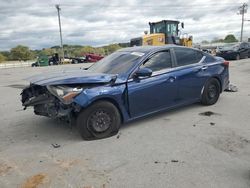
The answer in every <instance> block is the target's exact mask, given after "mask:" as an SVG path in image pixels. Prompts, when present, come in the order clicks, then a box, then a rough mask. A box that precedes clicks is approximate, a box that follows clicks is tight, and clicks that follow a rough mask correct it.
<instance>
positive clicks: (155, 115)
mask: <svg viewBox="0 0 250 188" xmlns="http://www.w3.org/2000/svg"><path fill="white" fill-rule="evenodd" d="M197 107H199V108H201V107H204V106H202V105H201V104H200V103H194V104H191V105H186V106H181V107H177V108H173V109H169V110H163V111H161V112H156V113H153V114H150V115H148V116H145V117H141V118H138V119H135V120H132V121H130V122H127V123H124V124H123V125H122V126H121V130H122V129H127V128H129V127H130V126H136V125H140V124H143V123H144V122H147V121H149V120H150V121H154V120H157V119H165V120H170V119H169V118H167V117H166V115H167V116H171V115H174V114H176V113H181V112H184V111H188V110H192V109H195V108H197ZM166 118H167V119H166Z"/></svg>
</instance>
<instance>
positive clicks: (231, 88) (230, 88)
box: [225, 84, 238, 92]
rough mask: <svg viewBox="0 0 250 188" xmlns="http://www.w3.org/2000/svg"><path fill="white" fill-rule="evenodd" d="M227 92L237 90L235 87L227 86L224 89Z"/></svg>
mask: <svg viewBox="0 0 250 188" xmlns="http://www.w3.org/2000/svg"><path fill="white" fill-rule="evenodd" d="M225 91H227V92H237V91H238V88H237V86H234V85H233V84H229V86H228V87H227V88H226V89H225Z"/></svg>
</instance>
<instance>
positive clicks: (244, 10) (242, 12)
mask: <svg viewBox="0 0 250 188" xmlns="http://www.w3.org/2000/svg"><path fill="white" fill-rule="evenodd" d="M245 13H247V4H246V3H243V5H242V6H240V7H239V14H240V15H242V18H241V32H240V42H242V39H243V28H244V21H245V20H244V14H245Z"/></svg>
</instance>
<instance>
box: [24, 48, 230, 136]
mask: <svg viewBox="0 0 250 188" xmlns="http://www.w3.org/2000/svg"><path fill="white" fill-rule="evenodd" d="M228 68H229V62H227V61H225V60H224V59H223V58H219V57H214V56H211V55H209V54H207V53H204V52H202V51H199V50H196V49H192V48H186V47H180V46H175V45H166V46H162V47H156V46H154V47H153V46H144V47H132V48H124V49H121V50H118V51H116V52H115V53H113V54H111V55H109V56H107V57H105V58H104V59H102V60H100V61H99V62H97V63H96V64H94V65H93V66H91V67H90V68H88V69H87V70H84V69H77V70H68V71H62V72H56V73H55V72H54V73H50V74H42V75H38V76H34V77H32V78H30V79H29V80H30V86H29V87H27V88H25V89H24V90H23V91H22V93H21V96H22V105H23V106H24V108H27V107H30V106H33V107H34V113H35V114H36V115H42V116H48V117H52V118H67V119H69V120H70V119H71V120H72V119H75V120H76V124H77V127H78V128H79V132H80V134H81V136H82V137H83V139H85V140H92V139H100V138H106V137H109V136H112V135H115V134H117V132H118V130H119V128H120V125H121V124H122V123H124V122H128V121H131V120H134V119H137V118H140V117H143V116H146V115H149V114H152V113H156V112H159V111H163V110H167V109H172V108H176V107H180V106H183V105H187V104H191V103H196V102H201V103H202V104H204V105H213V104H215V103H216V102H217V100H218V98H219V96H220V93H221V92H222V91H224V90H225V89H226V88H227V86H228V84H229V70H228Z"/></svg>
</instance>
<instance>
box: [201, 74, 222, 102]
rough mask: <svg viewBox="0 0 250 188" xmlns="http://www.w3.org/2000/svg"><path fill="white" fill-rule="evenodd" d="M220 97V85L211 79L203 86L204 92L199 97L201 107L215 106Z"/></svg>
mask: <svg viewBox="0 0 250 188" xmlns="http://www.w3.org/2000/svg"><path fill="white" fill-rule="evenodd" d="M219 96H220V83H219V81H218V80H217V79H215V78H211V79H210V80H208V81H207V83H206V84H205V86H204V90H203V93H202V97H201V103H202V104H203V105H213V104H215V103H216V102H217V101H218V99H219Z"/></svg>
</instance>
